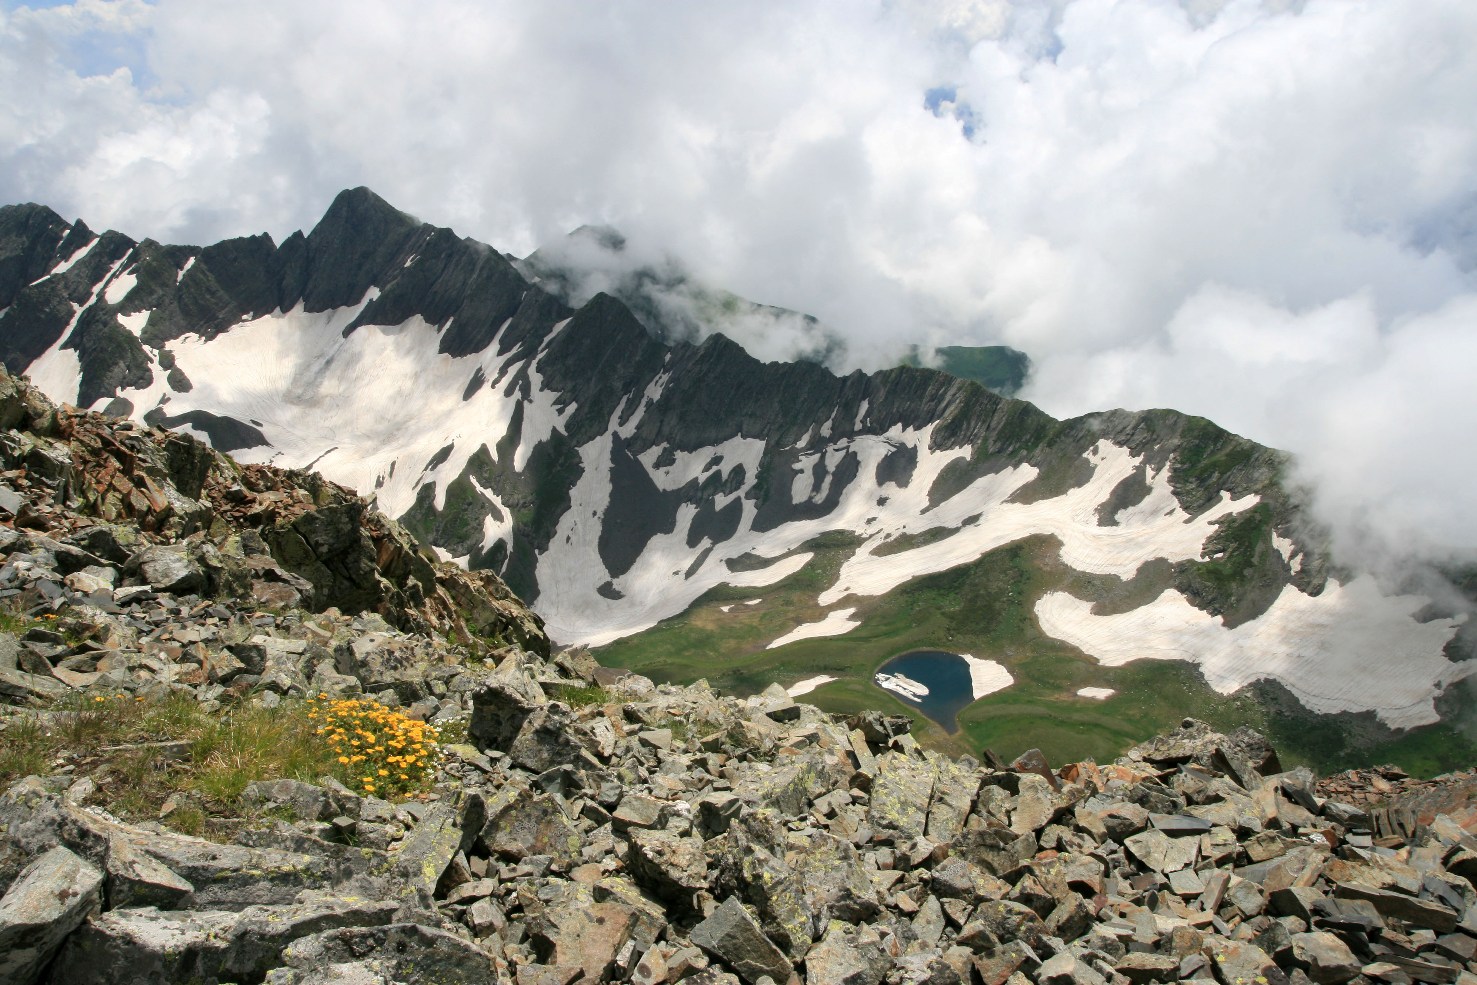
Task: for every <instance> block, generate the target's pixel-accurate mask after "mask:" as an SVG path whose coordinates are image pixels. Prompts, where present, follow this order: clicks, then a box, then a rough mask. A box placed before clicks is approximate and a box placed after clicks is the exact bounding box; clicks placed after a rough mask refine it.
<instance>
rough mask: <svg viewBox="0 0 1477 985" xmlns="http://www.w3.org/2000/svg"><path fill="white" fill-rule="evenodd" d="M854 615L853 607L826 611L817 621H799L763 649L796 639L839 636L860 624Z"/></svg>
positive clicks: (782, 644)
mask: <svg viewBox="0 0 1477 985" xmlns="http://www.w3.org/2000/svg"><path fill="white" fill-rule="evenodd" d="M855 615H856V609H855V608H851V609H837V610H836V611H835V612H828V613H826V617H825V618H824V619H822V620H820V621H819V622H807V623H801V624H800V625H799V626H796V627H795V628H794V629H792V630H790V631H789V632H788V633H786V634H785V635H783V636H781V637H780V638H779V639H777V640H775V641H774V642H773V643H771V644H769V645H768V646H766V647H765V648H764V649H766V650H773V649H775V648H777V647H781V646H784V645H785V644H786V643H794V642H795V641H796V640H813V639H819V638H821V637H823V636H840V635H841V634H843V633H849V632H851V631H852V630H853V629H856V628H857V627H858V626H860V625H861V624H862V621H861V620H860V619H855V618H853V616H855Z"/></svg>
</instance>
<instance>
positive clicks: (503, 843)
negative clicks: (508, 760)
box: [481, 785, 584, 864]
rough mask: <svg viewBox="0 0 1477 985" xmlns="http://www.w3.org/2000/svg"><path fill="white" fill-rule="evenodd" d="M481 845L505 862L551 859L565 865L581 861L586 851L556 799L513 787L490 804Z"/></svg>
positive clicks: (510, 786) (493, 799)
mask: <svg viewBox="0 0 1477 985" xmlns="http://www.w3.org/2000/svg"><path fill="white" fill-rule="evenodd" d="M481 842H482V844H483V845H484V846H486V849H487V850H488V851H490V852H493V853H495V854H497V855H500V856H502V857H503V858H507V859H513V860H517V859H522V858H526V857H528V856H530V855H548V856H552V857H553V858H555V859H556V860H558V861H560V862H561V863H565V864H572V863H574V862H576V861H578V859H579V857H580V852H581V850H582V849H583V848H584V839H582V838H581V837H580V834H579V831H578V830H577V829H576V827H575V825H574V823H573V822H572V821H571V820H570V818H569V817H568V816H567V815H566V814H565V812H564V807H563V805H562V804H561V803H560V801H559V800H558V799H557V798H555V797H553V796H551V795H549V794H531V793H529V792H527V791H525V790H522V789H519V788H517V787H514V786H512V785H509V786H507V787H504V788H503V789H502V790H500V791H498V793H497V794H496V795H494V797H493V798H492V800H490V801H489V802H488V804H487V823H486V825H484V827H483V828H482V835H481Z"/></svg>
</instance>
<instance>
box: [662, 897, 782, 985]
mask: <svg viewBox="0 0 1477 985" xmlns="http://www.w3.org/2000/svg"><path fill="white" fill-rule="evenodd" d="M688 936H689V937H691V939H692V942H693V943H694V944H696V945H697V946H698V947H700V948H702V949H703V950H704V951H707V952H708V953H709V954H711V955H713V956H714V957H715V958H718V959H719V960H720V961H722V962H724V963H725V964H726V965H728V966H729V967H730V968H732V969H733V970H734V971H735V972H737V973H738V976H739V977H740V978H742V979H743V980H744V981H746V982H749V983H750V985H754V983H757V982H758V981H759V980H760V979H761V978H765V977H768V978H770V979H772V980H774V981H776V982H784V981H787V980H788V979H789V977H790V974H791V972H792V971H793V970H794V969H793V968H792V967H791V965H790V962H789V961H788V960H786V958H785V956H784V954H782V953H781V952H780V949H779V948H777V947H775V946H774V942H773V941H771V940H770V939H769V938H768V937H766V936H764V931H762V930H761V929H759V924H758V922H756V921H755V920H754V917H753V916H752V915H751V914H750V913H749V911H748V910H746V909H744V906H743V904H742V903H740V902H739V901H738V900H737V899H735V898H734V897H732V896H730V897H728V898H727V899H726V900H724V901H723V902H722V903H721V904H719V906H718V908H717V909H715V910H714V911H713V913H712V915H711V916H709V917H708V918H707V919H706V920H704V921H703V922H702V923H699V924H698V925H697V926H695V927H693V928H692V931H691V933H690V934H689V935H688Z"/></svg>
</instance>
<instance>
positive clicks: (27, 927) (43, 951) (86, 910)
mask: <svg viewBox="0 0 1477 985" xmlns="http://www.w3.org/2000/svg"><path fill="white" fill-rule="evenodd" d="M102 886H103V874H102V873H101V872H99V871H98V870H97V868H96V867H94V866H93V865H91V864H90V863H88V862H87V861H86V860H85V859H81V858H78V857H77V856H76V855H74V854H72V853H71V852H70V851H68V850H67V849H65V848H62V847H60V846H58V847H56V848H53V849H52V850H51V851H49V852H47V853H46V854H44V855H42V856H41V857H40V858H38V859H36V861H34V862H32V863H31V864H30V865H28V866H26V867H25V869H23V870H22V871H21V873H20V875H19V876H18V877H17V878H16V880H15V882H14V883H12V884H11V886H10V889H9V891H7V892H6V893H5V896H4V897H3V898H0V981H5V982H10V983H13V985H32V983H33V982H36V981H37V980H38V979H39V977H40V975H41V972H42V970H43V969H45V967H46V965H47V963H48V962H50V961H51V958H52V956H53V955H54V954H55V953H56V951H57V949H58V948H59V947H60V946H61V944H62V941H64V940H65V939H66V937H67V935H68V934H70V933H72V931H74V930H75V929H77V927H79V926H81V924H82V922H83V921H85V920H86V919H87V918H88V917H89V916H91V915H92V913H93V912H95V911H96V910H97V909H98V908H99V907H100V906H101V905H102Z"/></svg>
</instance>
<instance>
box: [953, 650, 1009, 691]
mask: <svg viewBox="0 0 1477 985" xmlns="http://www.w3.org/2000/svg"><path fill="white" fill-rule="evenodd" d="M959 656H960V657H961V658H962V659H963V660H964V662H965V663H967V664H969V689H970V693H971V694H972V695H973V696H974V700H976V701H978V700H979V699H980V698H983V697H984V696H985V695H987V694H994V693H995V692H996V691H1003V690H1005V689H1006V688H1008V687H1010V686H1011V685H1012V684H1014V683H1015V678H1014V677H1012V676H1010V671H1008V670H1006V669H1005V665H1004V664H1001V663H999V662H997V661H994V660H986V659H985V658H984V657H972V656H970V655H969V654H967V653H961V654H959Z"/></svg>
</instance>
